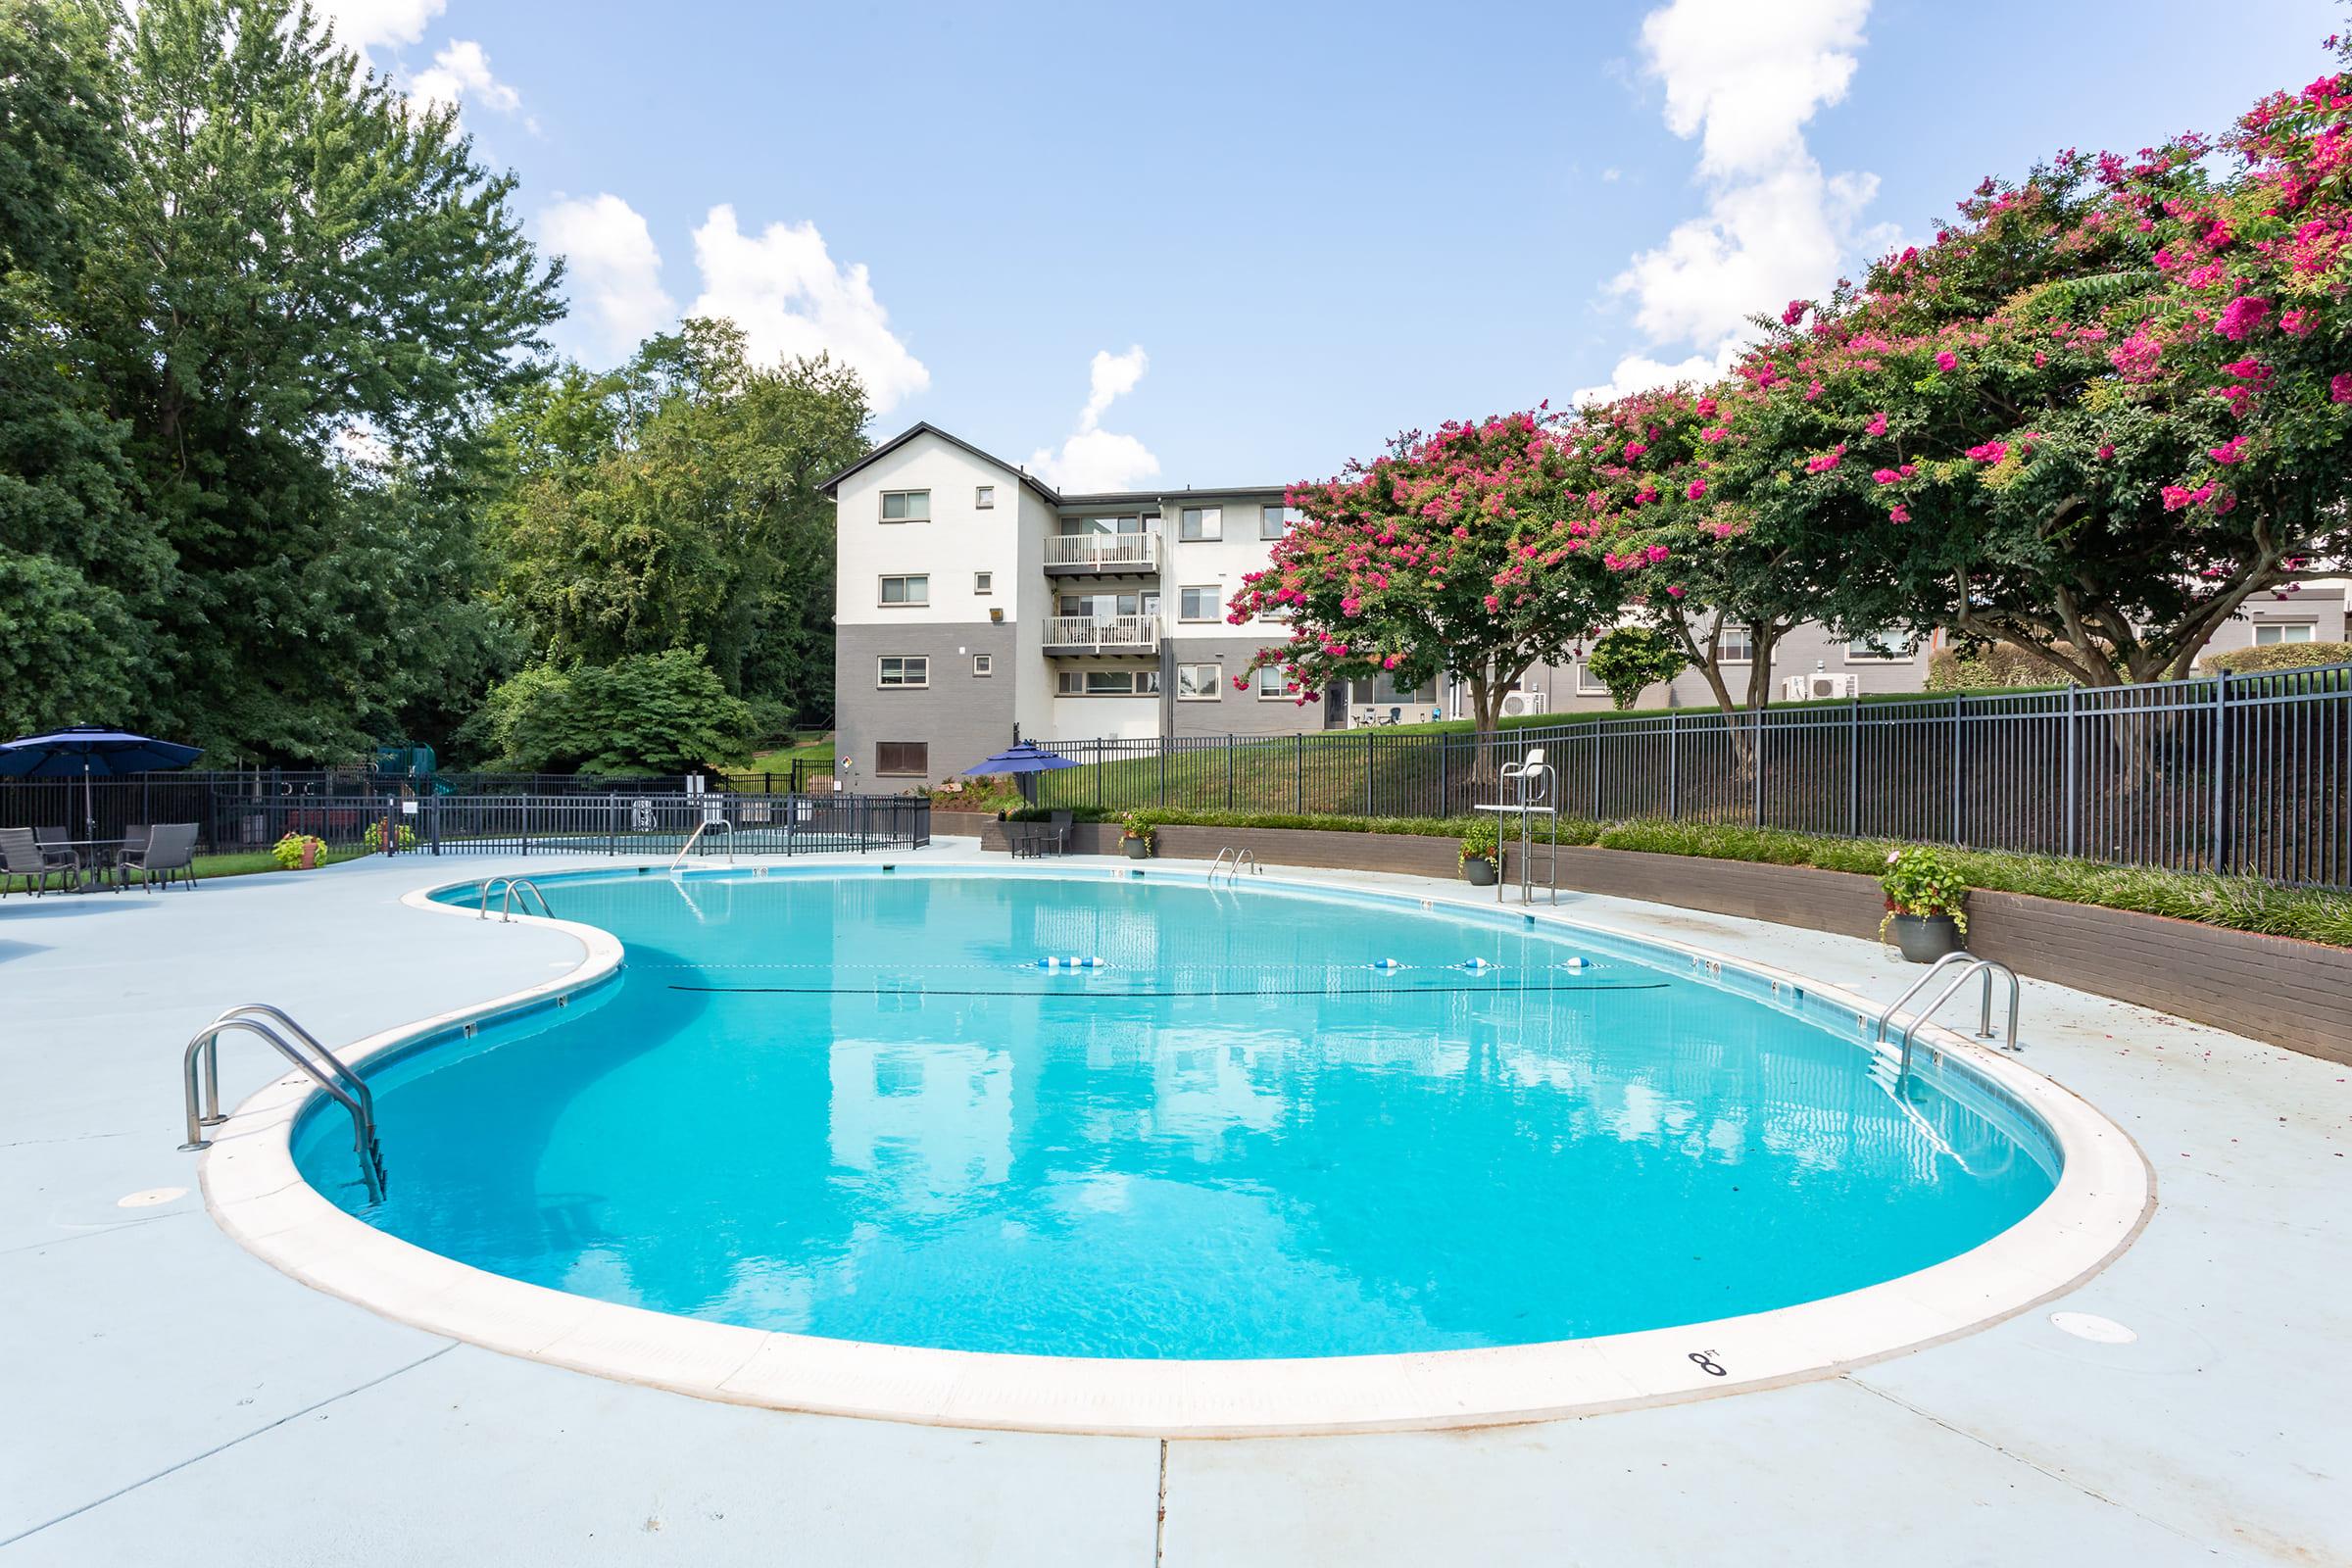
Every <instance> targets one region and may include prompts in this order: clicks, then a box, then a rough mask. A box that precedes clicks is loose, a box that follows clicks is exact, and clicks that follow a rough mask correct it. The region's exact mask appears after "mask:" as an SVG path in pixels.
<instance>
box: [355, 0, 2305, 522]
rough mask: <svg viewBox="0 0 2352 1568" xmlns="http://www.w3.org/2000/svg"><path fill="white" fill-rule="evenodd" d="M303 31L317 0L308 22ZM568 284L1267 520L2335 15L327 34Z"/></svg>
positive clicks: (2160, 11)
mask: <svg viewBox="0 0 2352 1568" xmlns="http://www.w3.org/2000/svg"><path fill="white" fill-rule="evenodd" d="M314 3H318V0H314ZM322 9H324V10H326V11H328V12H330V13H332V14H334V15H335V16H336V17H338V19H339V25H340V26H341V28H342V31H343V34H344V36H345V38H346V40H347V41H350V42H355V43H358V44H360V45H362V46H363V47H364V48H365V51H366V53H367V55H368V59H369V61H370V62H371V63H372V64H373V65H374V66H375V67H376V68H377V69H379V70H382V71H385V72H387V73H391V74H392V75H393V76H394V77H395V79H397V80H399V81H401V82H402V83H403V84H404V85H406V86H407V87H408V88H409V89H410V90H411V91H413V92H417V93H419V94H422V95H425V96H429V97H436V98H454V99H455V100H456V101H458V102H459V103H460V105H461V110H462V113H463V116H464V119H465V123H466V126H467V128H468V129H469V130H471V131H472V132H473V134H474V135H475V136H476V138H477V140H478V142H479V144H480V148H481V150H482V152H483V154H484V156H485V157H486V158H487V159H488V160H489V161H491V162H493V163H494V164H499V165H506V166H511V167H513V168H514V169H515V171H516V172H518V173H519V175H520V176H521V188H520V191H519V193H518V198H517V200H518V206H519V208H520V210H521V211H522V213H523V214H524V215H525V216H526V218H528V220H529V221H530V222H531V224H532V227H533V232H534V233H535V234H536V235H537V237H538V238H539V239H540V240H541V242H542V243H543V244H545V245H547V246H548V247H549V248H550V249H553V250H560V251H563V252H564V253H565V254H567V255H568V256H569V258H570V262H571V266H572V269H573V278H572V297H573V303H574V315H573V318H572V319H570V320H569V321H567V322H566V323H564V327H563V328H561V329H560V330H559V333H558V339H559V344H560V346H561V347H562V348H564V350H566V351H568V352H571V353H574V354H577V355H578V356H580V357H581V358H583V359H585V360H587V361H589V362H591V363H598V364H604V363H612V362H613V361H615V360H617V359H618V358H619V357H620V356H621V355H622V354H624V353H625V352H626V348H627V345H628V344H629V343H630V342H632V341H634V339H635V337H636V336H638V335H640V334H642V333H643V332H645V331H649V330H653V329H655V328H657V327H659V326H662V325H664V324H666V323H668V322H669V321H673V320H674V319H676V317H677V315H678V313H679V312H680V311H682V310H686V309H691V308H695V307H697V306H703V307H706V308H710V309H717V310H723V311H725V312H726V313H728V314H731V315H734V316H736V317H737V318H738V319H741V320H742V321H743V322H744V323H745V324H746V326H747V328H748V329H749V330H750V331H751V333H752V336H753V340H754V343H755V346H756V347H758V348H759V349H760V350H761V351H762V352H765V353H771V354H772V353H781V352H787V351H797V350H806V349H813V348H815V347H818V346H824V347H829V348H831V349H832V350H833V351H834V352H836V353H837V354H839V355H841V356H843V357H846V358H848V359H850V360H851V361H852V363H854V364H857V365H858V367H859V368H860V369H861V370H862V371H864V372H865V373H866V375H867V378H868V382H869V385H870V386H871V387H872V388H873V390H874V391H875V394H876V401H877V403H879V404H882V405H885V407H884V408H883V410H882V412H881V413H880V414H879V416H878V417H877V418H876V420H875V423H874V431H875V433H876V435H877V436H879V435H885V434H888V433H891V432H893V431H896V430H897V429H899V428H901V427H903V426H904V425H906V424H907V423H909V422H911V421H913V420H915V419H918V418H920V419H929V420H931V421H932V422H934V423H937V424H940V425H943V426H945V427H947V428H949V429H952V430H955V431H956V432H957V433H958V434H961V435H964V436H966V437H967V438H969V439H971V440H973V441H975V442H977V443H978V444H980V445H981V446H983V447H986V448H988V449H989V450H991V451H993V452H996V453H998V454H1000V455H1001V456H1005V457H1007V458H1011V459H1014V460H1016V461H1017V460H1030V459H1032V458H1034V460H1035V461H1036V464H1037V466H1039V467H1040V469H1041V470H1042V471H1045V472H1047V473H1049V474H1050V475H1051V476H1053V477H1055V478H1058V479H1060V480H1061V481H1063V482H1064V483H1066V484H1069V485H1071V486H1073V487H1077V488H1097V487H1112V486H1122V485H1127V484H1136V485H1152V484H1167V485H1183V484H1188V483H1190V484H1214V483H1221V482H1231V483H1268V482H1280V481H1284V480H1290V479H1298V478H1305V477H1310V476H1314V475H1319V474H1324V473H1328V472H1331V471H1333V470H1335V469H1336V468H1337V467H1338V466H1340V465H1341V464H1342V463H1344V462H1345V461H1346V460H1347V459H1348V458H1349V457H1351V456H1357V455H1366V454H1369V453H1370V452H1372V451H1373V450H1375V449H1376V448H1377V447H1378V446H1379V444H1380V442H1381V441H1382V440H1383V439H1384V438H1385V437H1386V436H1387V435H1388V434H1389V433H1391V432H1392V431H1394V430H1397V429H1399V428H1403V427H1406V426H1428V425H1432V424H1435V423H1437V422H1439V421H1440V420H1443V419H1445V418H1447V417H1462V416H1475V415H1481V414H1487V413H1492V412H1496V411H1500V410H1503V409H1508V408H1517V407H1523V406H1526V405H1529V404H1532V403H1534V402H1536V401H1537V400H1539V399H1543V398H1550V399H1552V400H1553V401H1554V403H1555V404H1559V403H1564V402H1565V401H1567V400H1568V399H1569V398H1571V397H1572V396H1573V395H1575V394H1576V393H1578V392H1579V391H1582V390H1585V389H1590V388H1595V387H1603V386H1610V385H1618V386H1630V385H1633V384H1636V383H1639V382H1641V381H1643V380H1645V379H1648V378H1651V377H1655V376H1658V375H1661V374H1664V373H1667V372H1668V371H1669V370H1671V369H1673V368H1704V367H1705V366H1707V365H1708V364H1710V363H1713V362H1715V361H1717V360H1718V359H1719V358H1720V356H1721V355H1722V353H1723V352H1724V350H1725V348H1726V346H1727V344H1728V343H1730V342H1732V341H1734V340H1735V336H1736V333H1737V331H1738V329H1739V327H1738V323H1739V319H1740V315H1741V314H1742V313H1743V312H1748V311H1757V310H1764V309H1767V308H1773V309H1777V308H1778V307H1779V306H1780V305H1781V304H1782V303H1784V302H1785V301H1786V300H1787V299H1789V298H1790V297H1793V296H1796V295H1804V294H1812V293H1817V292H1820V291H1822V290H1825V289H1826V288H1827V287H1828V285H1829V284H1830V282H1831V281H1832V280H1833V279H1834V278H1835V277H1836V275H1837V274H1838V271H1839V270H1854V269H1855V268H1857V267H1858V266H1859V264H1860V263H1861V261H1862V260H1863V259H1864V258H1865V257H1866V256H1868V255H1870V254H1875V253H1876V252H1877V251H1878V250H1880V249H1883V248H1884V246H1885V245H1886V244H1887V242H1889V241H1890V240H1893V239H1896V238H1899V237H1908V238H1917V237H1920V236H1922V235H1923V234H1925V233H1927V232H1929V231H1931V230H1932V229H1933V226H1934V224H1935V222H1936V220H1937V219H1938V218H1939V217H1940V216H1941V215H1943V214H1945V213H1948V212H1949V211H1950V210H1951V204H1952V202H1953V201H1954V200H1956V199H1957V198H1958V197H1960V196H1961V195H1963V194H1965V193H1966V192H1967V190H1968V189H1969V188H1970V187H1971V186H1973V185H1974V184H1975V183H1976V181H1977V180H1978V179H1979V178H1980V177H1982V176H1983V175H1984V174H1985V173H1987V172H2022V171H2023V170H2024V169H2025V168H2026V167H2027V166H2028V165H2029V164H2030V163H2031V162H2032V161H2033V160H2034V158H2035V157H2037V156H2040V155H2044V154H2046V153H2048V152H2050V151H2051V150H2053V149H2055V148H2058V147H2061V146H2065V145H2069V144H2077V145H2081V146H2083V147H2103V146H2119V147H2127V148H2130V147H2137V146H2140V145H2143V144H2145V143H2146V142H2148V141H2150V140H2153V139H2156V138H2158V137H2161V136H2162V135H2164V134H2166V133H2167V132H2169V131H2174V130H2179V129H2182V128H2187V127H2191V126H2196V127H2208V128H2216V129H2218V128H2220V127H2222V126H2223V125H2225V124H2227V123H2228V122H2229V120H2230V119H2231V118H2233V117H2234V115H2235V114H2236V113H2237V112H2238V111H2240V110H2241V109H2242V108H2244V107H2245V105H2247V104H2248V103H2250V102H2251V101H2252V100H2253V99H2254V98H2255V97H2256V96H2257V95H2259V94H2260V93H2261V92H2263V91H2266V90H2269V89H2271V88H2275V87H2282V86H2290V85H2295V86H2299V85H2300V84H2301V83H2303V82H2304V81H2307V80H2308V79H2310V78H2311V77H2312V76H2313V75H2315V74H2317V73H2319V71H2320V70H2321V68H2322V67H2323V65H2324V64H2325V63H2326V57H2325V55H2324V54H2323V52H2322V50H2321V48H2320V39H2321V38H2322V37H2323V36H2324V35H2326V34H2327V32H2329V31H2331V30H2333V28H2334V26H2335V25H2336V23H2337V19H2338V17H2337V9H2336V7H2334V6H2333V5H2330V4H2328V3H2326V0H2244V3H2241V4H2239V5H2236V6H2234V7H2232V8H2230V10H2229V15H2228V17H2227V19H2219V18H2217V17H2216V15H2215V13H2214V11H2213V8H2212V7H2211V6H2210V5H2191V4H2187V3H2176V0H2136V3H2131V4H2124V3H2099V4H2086V3H2080V0H2058V3H2056V4H2050V3H2047V0H2043V3H2039V4H2026V3H2017V0H1971V3H1966V4H1962V3H1955V0H1876V3H1872V0H1652V3H1650V4H1646V5H1644V4H1631V3H1629V4H1564V3H1563V4H1552V5H1538V6H1528V7H1524V8H1512V7H1489V8H1481V9H1477V10H1471V9H1467V8H1461V9H1456V8H1440V7H1430V6H1413V7H1402V6H1394V7H1392V6H1372V5H1364V6H1347V7H1341V6H1312V7H1309V6H1283V5H1279V4H1264V3H1261V4H1257V5H1235V6H1227V5H1188V6H1184V7H1174V8H1166V9H1155V10H1152V11H1150V12H1147V11H1144V10H1143V9H1141V8H1107V9H1106V8H1101V7H1077V6H1020V7H1016V6H971V5H963V6H952V7H949V6H941V7H934V6H928V5H894V6H891V7H887V8H882V7H873V8H867V7H844V6H826V7H822V8H817V7H801V6H778V5H759V4H748V3H726V4H704V5H679V6H672V7H668V8H651V7H645V6H642V5H635V4H631V5H618V4H615V5H600V4H576V3H575V4H570V5H567V6H565V7H564V9H563V11H562V12H561V18H562V20H561V22H560V23H558V22H556V21H554V18H555V16H556V15H557V13H555V12H553V11H551V9H550V8H548V7H547V6H545V5H543V4H530V5H526V4H519V3H512V0H331V3H329V4H326V5H324V6H323V7H322Z"/></svg>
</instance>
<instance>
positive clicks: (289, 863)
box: [270, 833, 326, 871]
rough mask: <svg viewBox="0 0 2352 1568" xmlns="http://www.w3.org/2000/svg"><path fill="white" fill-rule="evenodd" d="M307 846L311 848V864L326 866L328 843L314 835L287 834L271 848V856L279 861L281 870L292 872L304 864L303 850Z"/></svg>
mask: <svg viewBox="0 0 2352 1568" xmlns="http://www.w3.org/2000/svg"><path fill="white" fill-rule="evenodd" d="M306 844H307V845H309V846H310V847H311V864H312V865H313V866H320V865H324V864H325V863H326V841H325V840H324V839H322V838H319V836H318V835H316V834H313V833H289V834H287V835H286V836H285V837H284V838H282V839H279V840H278V841H277V842H276V843H275V844H273V845H271V846H270V858H272V859H274V860H276V861H277V864H278V868H279V869H280V870H285V871H291V870H294V869H296V868H297V867H299V866H300V865H301V864H302V850H303V846H304V845H306Z"/></svg>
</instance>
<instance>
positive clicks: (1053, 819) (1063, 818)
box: [1046, 811, 1072, 855]
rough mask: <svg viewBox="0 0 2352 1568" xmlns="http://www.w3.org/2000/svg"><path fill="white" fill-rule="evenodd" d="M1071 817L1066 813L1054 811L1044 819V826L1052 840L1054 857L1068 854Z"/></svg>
mask: <svg viewBox="0 0 2352 1568" xmlns="http://www.w3.org/2000/svg"><path fill="white" fill-rule="evenodd" d="M1071 815H1072V814H1071V813H1070V812H1068V811H1055V812H1054V813H1053V814H1052V815H1051V816H1048V817H1047V818H1046V826H1047V829H1048V831H1049V833H1050V835H1051V836H1052V838H1053V841H1054V854H1055V855H1067V854H1069V853H1070V822H1071Z"/></svg>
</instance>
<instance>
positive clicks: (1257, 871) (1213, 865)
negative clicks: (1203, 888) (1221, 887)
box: [1208, 844, 1266, 886]
mask: <svg viewBox="0 0 2352 1568" xmlns="http://www.w3.org/2000/svg"><path fill="white" fill-rule="evenodd" d="M1229 855H1230V856H1232V857H1233V858H1232V860H1231V861H1230V862H1228V861H1227V860H1226V857H1227V856H1229ZM1245 869H1246V870H1247V871H1248V872H1249V873H1250V875H1251V876H1264V875H1265V874H1266V868H1265V867H1264V866H1262V865H1260V864H1258V863H1257V852H1256V851H1255V850H1250V849H1240V850H1237V849H1235V848H1234V847H1233V846H1232V845H1230V844H1228V845H1226V846H1225V847H1224V848H1223V849H1221V850H1219V851H1218V852H1217V858H1215V859H1213V860H1211V861H1209V862H1208V880H1209V883H1210V885H1211V886H1214V885H1215V883H1216V880H1217V873H1218V872H1219V871H1223V872H1224V873H1225V874H1226V876H1227V878H1228V879H1230V880H1231V881H1233V882H1236V883H1238V882H1240V881H1241V879H1242V873H1243V871H1244V870H1245Z"/></svg>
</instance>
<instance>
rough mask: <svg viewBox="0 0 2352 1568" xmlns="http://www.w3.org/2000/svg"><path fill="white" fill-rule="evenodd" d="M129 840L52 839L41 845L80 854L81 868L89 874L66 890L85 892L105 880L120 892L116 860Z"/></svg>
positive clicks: (44, 847) (120, 884)
mask: <svg viewBox="0 0 2352 1568" xmlns="http://www.w3.org/2000/svg"><path fill="white" fill-rule="evenodd" d="M129 842H130V840H128V839H54V840H51V841H50V842H49V843H47V844H45V845H43V846H41V847H42V848H43V849H49V850H72V851H73V852H74V853H75V854H77V855H80V856H81V862H82V863H81V868H82V870H84V871H86V872H88V873H89V875H88V876H87V877H85V878H84V879H83V880H82V881H80V882H78V883H76V884H74V885H73V887H71V888H69V889H67V890H66V891H67V892H69V893H87V892H89V891H90V890H91V889H92V888H93V887H94V886H96V884H98V883H100V882H107V883H110V884H111V885H112V886H113V887H114V890H115V891H116V892H117V893H120V892H122V891H123V882H122V877H121V875H120V868H119V867H118V866H117V864H116V862H117V861H118V860H120V859H121V858H122V857H123V845H125V844H128V843H129ZM84 852H87V853H84Z"/></svg>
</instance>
